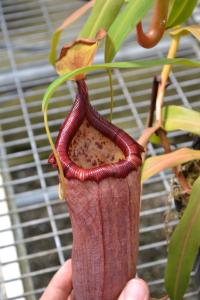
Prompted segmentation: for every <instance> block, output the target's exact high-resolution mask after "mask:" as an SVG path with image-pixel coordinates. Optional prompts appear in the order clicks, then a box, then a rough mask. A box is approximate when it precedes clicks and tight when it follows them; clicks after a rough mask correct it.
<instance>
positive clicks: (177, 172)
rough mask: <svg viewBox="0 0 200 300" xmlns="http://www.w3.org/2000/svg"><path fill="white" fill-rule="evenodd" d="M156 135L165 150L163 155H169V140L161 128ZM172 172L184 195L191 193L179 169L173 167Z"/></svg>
mask: <svg viewBox="0 0 200 300" xmlns="http://www.w3.org/2000/svg"><path fill="white" fill-rule="evenodd" d="M157 134H158V136H159V137H160V140H161V144H162V146H163V148H164V150H165V153H170V152H171V146H170V142H169V140H168V138H167V136H166V132H165V130H164V129H162V128H159V129H158V130H157ZM172 170H173V172H174V174H175V175H176V177H177V179H178V181H179V184H180V186H181V187H182V189H183V191H184V193H185V194H189V193H190V191H191V187H190V185H189V184H188V182H187V180H186V178H185V177H184V175H183V173H182V171H181V170H180V168H179V167H174V168H173V169H172Z"/></svg>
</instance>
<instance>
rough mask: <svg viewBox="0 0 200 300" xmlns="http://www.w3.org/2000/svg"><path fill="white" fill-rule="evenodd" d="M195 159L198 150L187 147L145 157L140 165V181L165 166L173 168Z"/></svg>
mask: <svg viewBox="0 0 200 300" xmlns="http://www.w3.org/2000/svg"><path fill="white" fill-rule="evenodd" d="M195 159H200V151H199V150H192V149H188V148H182V149H179V150H176V151H174V152H171V153H168V154H163V155H158V156H153V157H150V158H147V159H146V160H145V161H144V164H143V167H142V182H144V181H145V180H147V179H148V178H150V177H151V176H153V175H155V174H157V173H159V172H161V171H163V170H165V169H167V168H173V167H176V166H178V165H181V164H183V163H186V162H188V161H191V160H195Z"/></svg>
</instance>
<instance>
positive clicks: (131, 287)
mask: <svg viewBox="0 0 200 300" xmlns="http://www.w3.org/2000/svg"><path fill="white" fill-rule="evenodd" d="M148 299H149V288H148V285H147V284H146V282H145V281H144V280H142V279H139V278H137V279H132V280H130V281H129V282H128V283H127V285H126V286H125V288H124V289H123V291H122V293H121V295H120V296H119V298H118V300H148Z"/></svg>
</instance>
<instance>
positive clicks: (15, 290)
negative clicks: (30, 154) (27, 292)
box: [0, 174, 25, 300]
mask: <svg viewBox="0 0 200 300" xmlns="http://www.w3.org/2000/svg"><path fill="white" fill-rule="evenodd" d="M2 183H3V182H2V177H1V174H0V200H1V202H0V213H1V214H8V206H7V203H6V195H5V191H4V189H3V187H2ZM10 227H11V220H10V218H9V215H6V216H4V217H1V218H0V230H4V229H9V228H10ZM13 243H14V235H13V232H12V231H11V230H6V231H5V232H0V246H3V245H8V244H13ZM15 259H17V251H16V248H15V246H10V247H5V248H2V249H0V263H1V264H4V263H6V262H9V261H13V260H15ZM0 267H1V276H2V277H3V280H5V281H6V280H10V279H13V278H19V277H20V275H21V274H20V268H19V264H18V263H16V262H15V263H10V264H8V265H1V266H0ZM23 292H24V290H23V285H22V281H21V280H20V279H18V280H14V281H11V282H7V283H4V285H3V286H2V287H1V293H3V295H2V297H3V299H7V298H10V297H17V296H19V295H22V294H23ZM18 300H25V298H18Z"/></svg>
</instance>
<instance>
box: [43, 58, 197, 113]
mask: <svg viewBox="0 0 200 300" xmlns="http://www.w3.org/2000/svg"><path fill="white" fill-rule="evenodd" d="M165 64H172V65H174V64H180V65H185V66H193V67H200V62H198V61H193V60H189V59H184V58H177V59H160V60H159V59H157V60H144V61H132V62H116V63H107V64H101V65H93V66H87V67H83V68H80V69H77V70H74V71H72V72H70V73H67V74H64V75H62V76H60V77H59V78H58V79H56V80H55V81H54V82H52V84H50V85H49V87H48V89H47V91H46V93H45V95H44V98H43V102H42V107H43V111H44V109H45V108H46V107H47V106H48V102H49V99H50V98H51V96H52V95H53V93H54V92H55V90H56V89H57V88H58V87H59V86H60V85H61V84H63V83H64V82H65V81H67V80H69V79H71V78H73V77H74V76H76V75H79V74H86V73H89V72H92V71H99V70H109V69H115V68H118V69H128V68H149V67H154V66H160V65H165Z"/></svg>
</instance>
